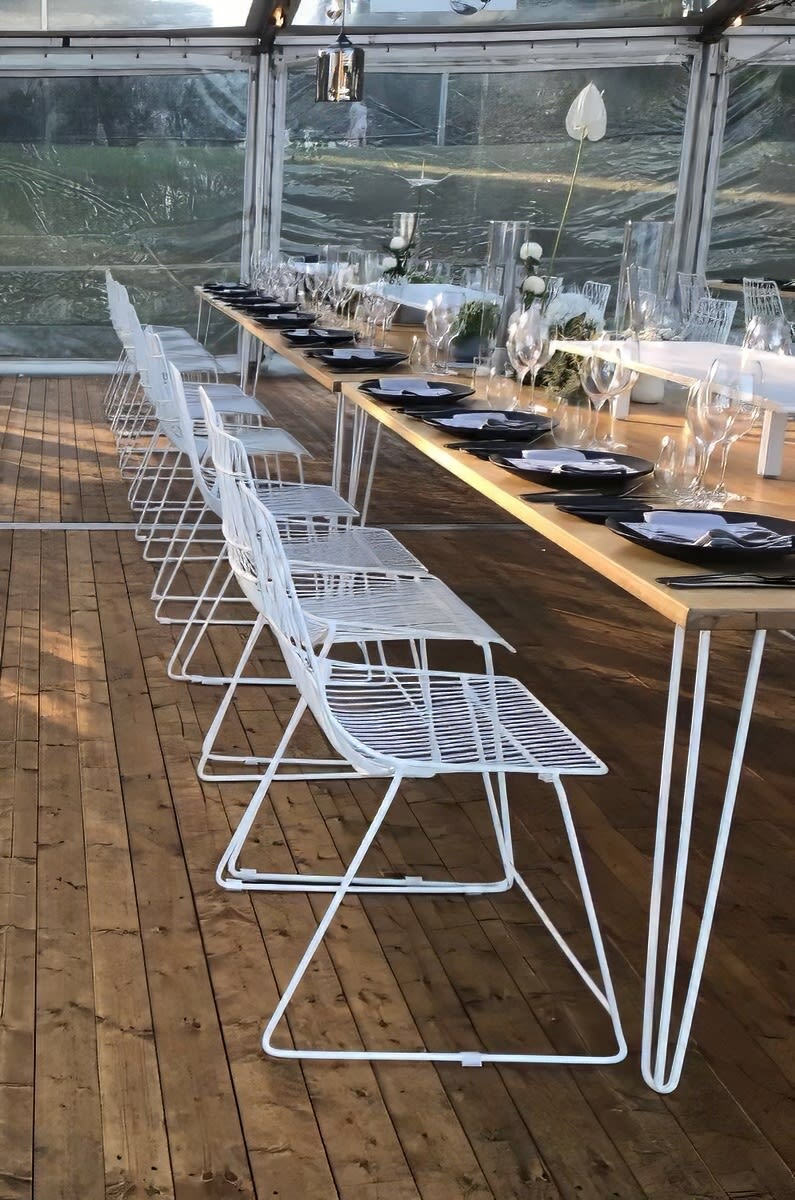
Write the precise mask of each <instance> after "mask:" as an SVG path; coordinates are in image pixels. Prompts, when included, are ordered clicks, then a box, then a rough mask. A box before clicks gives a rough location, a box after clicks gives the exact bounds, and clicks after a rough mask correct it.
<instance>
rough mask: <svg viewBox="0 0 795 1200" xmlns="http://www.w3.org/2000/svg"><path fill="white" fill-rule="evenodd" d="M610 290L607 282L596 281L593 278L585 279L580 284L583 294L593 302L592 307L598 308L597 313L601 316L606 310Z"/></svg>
mask: <svg viewBox="0 0 795 1200" xmlns="http://www.w3.org/2000/svg"><path fill="white" fill-rule="evenodd" d="M611 290H612V288H611V285H610V284H609V283H597V282H596V280H595V279H586V281H585V283H584V284H583V285H582V294H583V296H585V299H586V300H588V301H589V302H590V303H591V304H593V306H594V308H596V309H598V311H599V315H600V316H602V317H603V316H604V315H605V313H606V312H607V302H608V300H609V299H610V292H611Z"/></svg>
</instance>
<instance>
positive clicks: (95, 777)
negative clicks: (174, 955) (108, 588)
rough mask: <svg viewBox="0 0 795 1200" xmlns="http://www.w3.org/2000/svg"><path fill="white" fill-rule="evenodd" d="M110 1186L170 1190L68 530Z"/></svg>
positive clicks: (76, 536)
mask: <svg viewBox="0 0 795 1200" xmlns="http://www.w3.org/2000/svg"><path fill="white" fill-rule="evenodd" d="M67 553H68V560H69V602H70V611H71V623H72V631H73V638H74V642H75V645H76V646H78V647H79V650H80V652H79V654H77V655H76V656H75V686H76V697H77V733H78V741H79V751H80V788H81V798H82V805H83V828H84V837H85V852H86V870H87V886H88V907H89V928H90V936H91V962H92V966H93V977H94V995H95V1008H96V1018H97V1051H98V1069H99V1082H100V1089H101V1093H102V1129H103V1150H104V1171H105V1187H106V1189H107V1190H108V1192H109V1194H113V1195H117V1194H118V1195H124V1196H130V1197H133V1196H141V1197H144V1196H152V1195H158V1196H164V1197H166V1196H173V1195H174V1189H173V1181H172V1178H171V1165H170V1161H169V1153H168V1144H167V1139H166V1129H165V1113H164V1110H163V1100H162V1096H161V1092H160V1082H159V1076H158V1063H157V1054H156V1051H155V1045H154V1031H153V1028H152V1016H151V1011H150V1005H149V995H148V990H147V986H146V970H145V964H144V954H143V946H142V941H141V930H140V925H139V920H138V911H137V905H136V894H135V881H134V878H133V873H132V864H131V861H130V847H129V842H128V838H127V829H126V822H125V812H124V805H123V801H122V795H121V786H120V782H119V768H118V762H117V760H116V749H115V745H114V739H113V725H112V722H111V716H110V698H109V693H108V684H107V679H106V672H105V664H104V661H103V655H102V638H101V632H100V626H99V613H98V611H97V596H96V585H95V581H94V572H93V563H92V560H91V547H90V541H89V535H88V534H83V533H71V534H69V535H68V536H67Z"/></svg>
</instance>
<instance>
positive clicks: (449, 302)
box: [425, 291, 461, 375]
mask: <svg viewBox="0 0 795 1200" xmlns="http://www.w3.org/2000/svg"><path fill="white" fill-rule="evenodd" d="M460 308H461V296H460V294H459V293H457V292H445V291H442V292H437V294H436V295H435V296H434V298H433V300H430V301H429V302H428V307H427V310H426V313H425V331H426V333H427V334H428V337H429V338H430V340H431V342H432V343H433V346H434V349H435V351H436V361H435V362H434V367H433V369H434V371H436V372H437V374H440V375H449V374H451V373H452V372H451V371H450V368H449V366H448V365H447V361H446V359H447V355H446V353H444V351H445V348H446V347H447V346H448V345H449V338H450V335H451V334H452V333H453V331H454V329H455V323H456V320H457V317H458V313H459V310H460Z"/></svg>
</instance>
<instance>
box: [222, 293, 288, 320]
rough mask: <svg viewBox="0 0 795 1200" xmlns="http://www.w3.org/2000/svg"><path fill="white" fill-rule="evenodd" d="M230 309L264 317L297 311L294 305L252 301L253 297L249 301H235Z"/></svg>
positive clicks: (273, 301) (258, 300) (270, 301)
mask: <svg viewBox="0 0 795 1200" xmlns="http://www.w3.org/2000/svg"><path fill="white" fill-rule="evenodd" d="M232 307H233V308H242V309H243V311H244V312H250V313H251V315H252V316H255V315H257V316H259V315H260V314H262V315H263V316H266V315H267V314H268V313H286V312H297V311H298V309H297V307H296V305H295V304H282V303H281V302H280V301H278V300H263V299H259V298H257V299H254V298H253V297H252V299H250V300H236V301H235V302H234V304H233V306H232Z"/></svg>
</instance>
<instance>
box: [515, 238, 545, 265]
mask: <svg viewBox="0 0 795 1200" xmlns="http://www.w3.org/2000/svg"><path fill="white" fill-rule="evenodd" d="M543 254H544V251H543V250H542V249H541V247H540V246H539V244H538V242H522V245H521V248H520V250H519V257H520V258H521V260H522V262H526V261H527V259H528V258H534V259H535V260H536V261H538V259H539V258H541V257H542V256H543Z"/></svg>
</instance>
